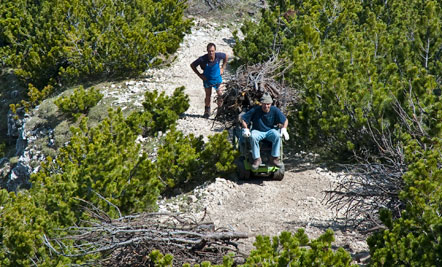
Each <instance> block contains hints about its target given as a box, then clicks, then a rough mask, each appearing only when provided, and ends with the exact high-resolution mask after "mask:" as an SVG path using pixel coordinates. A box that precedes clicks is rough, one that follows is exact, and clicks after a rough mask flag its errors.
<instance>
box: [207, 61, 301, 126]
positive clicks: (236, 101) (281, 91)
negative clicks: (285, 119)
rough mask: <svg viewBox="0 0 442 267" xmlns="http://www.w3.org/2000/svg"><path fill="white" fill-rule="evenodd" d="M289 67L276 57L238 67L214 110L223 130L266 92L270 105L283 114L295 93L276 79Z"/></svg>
mask: <svg viewBox="0 0 442 267" xmlns="http://www.w3.org/2000/svg"><path fill="white" fill-rule="evenodd" d="M290 67H291V64H288V63H286V62H285V61H282V60H280V59H278V58H277V57H276V56H274V57H272V58H271V59H270V60H268V61H267V62H265V63H262V64H256V65H253V66H243V67H240V68H239V69H238V70H237V72H236V75H235V77H233V78H232V79H231V80H229V81H228V82H226V90H225V92H224V94H223V95H222V99H223V105H222V106H221V107H220V108H218V109H217V114H216V116H215V120H216V121H220V122H222V123H224V125H225V127H226V128H227V129H229V128H231V127H232V126H234V125H236V123H237V122H238V116H239V115H240V114H241V112H246V111H247V110H248V109H250V108H251V107H252V106H254V105H256V104H258V103H259V100H260V98H261V97H262V95H263V94H264V93H266V92H267V93H269V94H270V95H271V96H272V98H273V105H274V106H276V107H278V108H280V109H281V111H282V112H284V113H286V111H287V108H288V105H289V104H290V103H292V102H294V101H295V100H296V97H297V94H296V92H295V91H294V90H293V89H291V88H289V87H286V86H284V85H283V84H282V83H281V82H279V81H278V80H277V79H278V78H279V77H281V76H283V75H284V72H285V71H287V70H288V69H289V68H290ZM281 80H282V79H281Z"/></svg>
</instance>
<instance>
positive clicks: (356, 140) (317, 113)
mask: <svg viewBox="0 0 442 267" xmlns="http://www.w3.org/2000/svg"><path fill="white" fill-rule="evenodd" d="M269 5H270V7H271V8H270V9H265V10H262V13H263V14H262V19H261V20H260V21H259V22H258V23H252V22H246V23H245V24H244V26H243V27H242V28H241V30H242V32H243V34H244V38H243V39H240V38H238V37H237V35H236V37H235V38H236V41H237V45H236V46H235V47H234V52H235V55H236V56H237V58H238V59H237V62H238V63H240V64H252V63H257V62H261V61H263V60H266V59H268V58H269V57H270V56H271V55H272V54H275V53H279V56H280V57H282V58H284V59H290V61H291V62H293V63H294V64H293V67H292V68H291V69H290V70H289V71H288V73H286V74H285V75H284V79H285V80H284V82H285V83H286V84H288V85H291V86H292V87H293V88H294V89H295V90H297V91H298V92H299V93H300V101H299V102H298V103H295V105H294V106H293V109H292V115H291V117H290V121H291V124H293V125H296V127H294V128H291V129H294V130H295V132H293V133H292V135H294V136H295V137H296V138H292V140H295V141H296V142H297V145H298V146H301V148H302V147H303V148H304V149H305V148H307V147H308V148H309V149H311V147H315V146H316V147H318V148H321V149H325V150H326V151H328V152H332V153H333V154H334V155H344V156H345V155H346V152H352V151H350V150H353V151H355V152H358V153H361V152H363V153H366V154H371V153H376V149H375V147H376V144H375V143H374V142H373V141H372V135H371V132H370V131H369V130H368V129H371V130H373V131H374V132H389V133H391V134H392V135H391V138H392V139H393V140H394V139H398V138H399V137H400V134H401V132H403V131H407V130H408V129H406V128H401V127H402V125H401V124H400V121H399V119H398V116H397V115H396V112H395V109H396V107H395V105H396V104H397V103H398V104H399V105H401V106H406V109H405V112H406V113H407V115H408V116H409V117H410V118H412V117H413V116H416V117H419V118H423V119H422V121H423V122H424V125H423V126H424V127H427V128H428V129H426V130H428V131H429V132H432V134H435V135H437V134H440V133H441V132H440V123H438V122H436V121H437V119H434V116H435V115H436V114H439V113H440V107H438V101H437V99H435V98H434V95H433V91H434V90H435V89H437V88H438V87H440V82H437V81H440V79H441V78H440V77H442V72H441V68H440V65H441V62H442V61H441V60H440V59H441V54H440V52H438V51H440V45H441V43H442V34H441V33H442V30H441V29H442V27H440V25H441V23H442V18H441V17H440V14H441V12H442V11H441V5H440V3H438V2H437V1H416V0H407V1H405V2H403V1H402V2H388V3H385V1H362V2H361V1H354V0H339V1H338V0H337V1H296V0H292V1H284V0H283V1H270V2H269ZM418 21H419V22H420V23H417V22H418ZM412 36H413V37H412ZM436 66H437V67H436ZM438 83H439V84H438ZM409 103H414V106H415V105H416V103H419V105H420V106H421V107H423V109H421V110H419V109H416V108H412V106H413V105H409ZM413 113H415V114H413Z"/></svg>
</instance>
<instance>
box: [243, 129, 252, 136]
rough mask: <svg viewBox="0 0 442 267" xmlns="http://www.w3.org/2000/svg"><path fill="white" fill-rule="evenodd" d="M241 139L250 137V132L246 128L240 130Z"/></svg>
mask: <svg viewBox="0 0 442 267" xmlns="http://www.w3.org/2000/svg"><path fill="white" fill-rule="evenodd" d="M242 136H243V137H250V130H249V129H248V128H245V129H242Z"/></svg>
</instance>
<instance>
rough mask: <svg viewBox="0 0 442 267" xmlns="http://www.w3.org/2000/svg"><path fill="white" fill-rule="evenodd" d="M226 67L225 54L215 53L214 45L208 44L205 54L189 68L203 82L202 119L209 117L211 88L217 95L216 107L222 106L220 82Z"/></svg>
mask: <svg viewBox="0 0 442 267" xmlns="http://www.w3.org/2000/svg"><path fill="white" fill-rule="evenodd" d="M221 60H222V66H221V68H220V67H219V64H220V62H221ZM198 66H200V68H201V69H202V70H203V73H200V71H199V70H198V69H197V67H198ZM226 66H227V54H225V53H221V52H216V45H215V44H214V43H209V44H208V45H207V54H205V55H203V56H201V57H199V58H198V59H196V60H195V61H194V62H192V64H190V67H191V68H192V70H193V71H194V72H195V73H196V75H198V77H200V78H201V80H203V86H204V90H205V91H206V98H205V100H204V102H205V108H204V118H208V117H209V116H210V97H211V96H212V88H215V91H216V93H217V95H218V102H217V104H218V107H220V106H221V105H222V99H221V96H222V94H223V88H222V86H223V85H222V82H223V79H222V77H221V75H223V73H224V69H225V68H226Z"/></svg>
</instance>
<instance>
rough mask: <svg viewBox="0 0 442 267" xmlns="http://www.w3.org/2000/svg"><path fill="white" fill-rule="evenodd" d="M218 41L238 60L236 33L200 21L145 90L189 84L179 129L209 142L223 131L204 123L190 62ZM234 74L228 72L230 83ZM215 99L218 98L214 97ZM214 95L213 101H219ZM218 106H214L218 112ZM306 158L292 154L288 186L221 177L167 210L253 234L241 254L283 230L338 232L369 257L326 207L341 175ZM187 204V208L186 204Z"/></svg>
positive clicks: (168, 203)
mask: <svg viewBox="0 0 442 267" xmlns="http://www.w3.org/2000/svg"><path fill="white" fill-rule="evenodd" d="M209 42H213V43H215V44H216V45H217V51H220V52H225V53H227V54H228V55H229V57H230V59H232V57H233V53H232V46H233V42H234V40H233V38H232V32H231V31H230V30H229V29H228V28H226V27H223V26H222V25H218V24H216V23H213V22H209V21H207V20H204V19H198V20H196V23H195V26H194V27H193V29H192V33H191V34H189V35H187V36H186V37H185V40H184V41H183V43H182V46H181V48H180V49H179V51H178V53H177V58H176V60H175V61H174V63H173V64H172V65H171V66H170V67H169V68H167V69H161V70H150V71H148V73H147V76H148V77H152V78H151V79H146V80H144V86H147V87H149V88H151V89H159V90H164V91H166V92H167V93H168V94H171V93H172V92H173V90H174V89H175V88H176V87H178V86H182V85H184V86H185V87H186V93H187V94H188V95H189V97H190V108H189V110H188V111H187V112H186V113H185V115H184V117H183V118H182V119H180V120H179V122H178V129H179V130H182V131H183V132H184V133H194V134H196V135H203V136H205V137H207V136H209V135H211V134H214V133H216V132H220V131H222V130H223V126H222V125H218V124H216V123H215V124H214V121H213V115H212V116H211V118H209V119H204V118H203V117H202V114H203V112H204V90H203V86H202V81H201V80H200V78H199V77H198V76H196V75H195V74H194V73H193V71H192V69H191V68H190V63H192V61H193V60H195V59H196V58H197V57H199V56H201V55H203V54H204V53H205V49H206V45H207V43H209ZM231 75H232V73H231V72H230V69H229V68H228V70H227V73H226V74H225V75H224V77H223V78H224V80H228V79H229V77H231ZM214 94H215V93H214ZM214 94H213V95H212V98H213V96H214ZM215 106H216V105H215V104H214V103H213V102H212V110H213V109H214V107H215ZM307 156H308V154H305V155H289V156H288V157H287V159H286V160H285V161H284V162H285V165H286V172H285V177H284V179H283V180H282V181H271V180H265V179H253V180H248V181H238V180H226V179H222V178H218V179H217V180H216V182H214V183H212V184H209V185H205V186H202V187H200V188H197V189H196V190H195V191H194V192H192V193H190V194H187V195H185V196H178V197H177V198H175V199H168V200H166V199H164V200H162V201H161V202H160V208H161V209H162V210H172V211H177V210H179V211H183V210H185V211H192V212H194V213H195V214H197V215H200V216H202V214H203V210H205V211H206V218H207V219H208V220H211V221H213V222H214V223H215V225H216V226H217V227H226V228H229V229H232V230H234V231H240V232H245V233H248V234H249V236H250V238H248V239H246V240H240V241H239V244H240V249H242V250H244V251H250V250H251V249H253V242H254V240H255V236H256V235H269V236H274V235H278V234H279V233H280V232H282V231H292V232H295V231H296V230H297V229H299V228H304V229H305V231H306V233H307V234H308V235H309V237H310V238H316V237H318V236H319V235H321V234H322V233H323V232H324V231H325V230H326V229H328V228H330V229H332V230H333V231H334V232H335V238H336V242H335V243H334V245H335V246H336V247H344V248H345V249H346V250H347V251H349V252H350V253H352V255H353V256H354V258H355V261H356V262H358V259H360V258H365V257H367V255H368V246H367V244H366V242H365V239H366V237H365V236H363V235H361V234H360V233H358V232H356V231H352V230H351V229H348V228H346V227H345V218H343V217H342V215H341V214H337V213H336V212H335V211H332V210H330V209H329V207H327V206H326V205H325V204H324V203H323V201H322V200H323V198H324V193H323V191H324V190H328V189H330V187H331V185H332V183H333V181H334V180H335V179H336V175H335V174H333V173H331V172H328V171H327V170H324V169H321V168H319V167H318V166H315V165H314V164H311V163H308V160H307V161H305V160H304V161H303V163H302V164H300V163H299V162H300V161H299V160H300V159H305V158H307ZM183 199H185V200H186V201H184V203H185V204H183Z"/></svg>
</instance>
